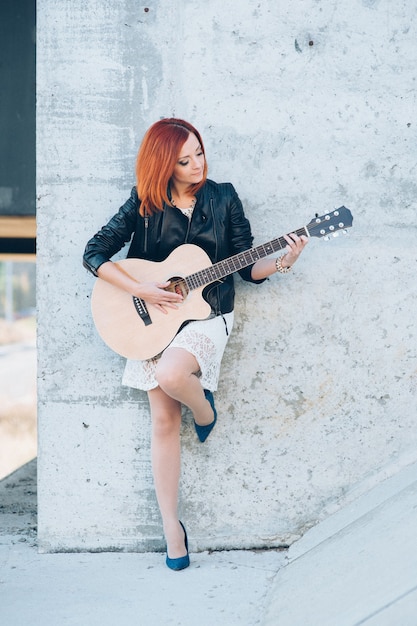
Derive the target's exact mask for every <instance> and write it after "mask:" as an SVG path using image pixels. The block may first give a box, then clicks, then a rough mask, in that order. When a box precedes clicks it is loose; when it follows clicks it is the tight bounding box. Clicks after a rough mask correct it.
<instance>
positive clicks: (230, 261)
mask: <svg viewBox="0 0 417 626" xmlns="http://www.w3.org/2000/svg"><path fill="white" fill-rule="evenodd" d="M333 217H334V216H333ZM337 217H339V216H337ZM317 219H318V220H320V221H318V222H317V223H314V224H313V226H311V227H310V228H308V227H309V226H310V224H308V225H307V226H306V227H304V226H303V227H302V228H298V229H297V230H295V231H292V232H294V233H295V234H296V235H297V236H300V235H303V234H305V232H306V228H307V229H308V232H309V233H310V236H311V232H313V230H316V229H319V230H320V228H323V226H326V227H329V226H330V225H332V224H329V223H328V220H325V219H323V217H322V218H317ZM342 228H345V226H341V227H340V228H338V229H337V230H336V231H331V232H337V231H338V230H342ZM327 234H329V233H327ZM330 234H331V233H330ZM323 236H325V234H323ZM274 244H279V245H280V248H276V249H275V250H274V249H273V250H272V251H271V252H269V251H267V250H268V248H269V247H270V246H271V245H274ZM286 245H287V242H286V241H285V239H284V237H283V236H282V237H277V238H276V239H272V240H271V241H269V242H268V243H266V244H261V245H259V246H255V247H254V248H250V249H249V250H245V251H244V252H240V253H238V254H235V255H233V256H231V257H229V258H227V259H223V260H222V261H217V262H216V263H214V264H213V265H211V266H209V267H207V268H204V269H202V270H199V271H198V272H194V273H193V274H190V275H189V276H186V277H183V278H180V279H179V280H176V281H174V282H171V284H170V287H171V288H173V290H174V291H175V290H176V288H177V287H179V286H180V285H182V284H183V283H184V282H185V284H186V286H187V287H188V286H190V287H191V289H195V288H196V287H201V286H204V285H208V284H210V283H212V282H215V281H216V280H220V278H222V277H224V276H227V275H229V274H234V273H235V272H237V271H239V269H243V268H245V267H247V266H248V265H250V264H251V263H255V262H256V261H257V260H259V259H263V258H265V257H267V256H269V255H270V254H273V252H277V251H278V250H283V249H284V248H285V246H286ZM262 248H263V249H264V251H267V252H266V253H265V254H264V255H263V256H259V255H258V253H257V251H258V250H260V249H262ZM255 253H256V256H257V258H254V257H253V255H254V254H255ZM239 257H240V259H242V257H243V259H242V260H243V261H244V264H243V265H242V262H241V260H240V259H239ZM248 258H249V259H250V260H249V262H248V263H247V262H246V261H247V259H248ZM236 261H238V262H239V263H238V266H237V267H235V265H236ZM221 266H223V270H224V266H227V270H228V271H227V273H226V274H223V275H219V276H217V275H216V267H218V268H219V267H221ZM229 270H231V271H229ZM210 272H211V274H210ZM204 273H209V278H210V280H209V281H208V282H206V283H202V284H199V281H198V279H197V285H193V284H192V283H193V282H194V281H195V280H196V278H194V277H198V276H204ZM204 280H206V278H204ZM190 283H191V284H190Z"/></svg>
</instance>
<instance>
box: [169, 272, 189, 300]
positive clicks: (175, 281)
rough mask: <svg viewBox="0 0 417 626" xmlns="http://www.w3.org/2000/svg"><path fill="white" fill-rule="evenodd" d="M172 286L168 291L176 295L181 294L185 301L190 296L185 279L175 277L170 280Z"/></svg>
mask: <svg viewBox="0 0 417 626" xmlns="http://www.w3.org/2000/svg"><path fill="white" fill-rule="evenodd" d="M169 281H170V285H169V287H166V291H172V292H174V293H177V294H179V295H180V296H182V297H183V298H184V300H185V298H186V297H187V296H188V292H189V291H190V290H189V289H188V287H187V283H186V281H185V279H184V278H181V276H174V277H173V278H169Z"/></svg>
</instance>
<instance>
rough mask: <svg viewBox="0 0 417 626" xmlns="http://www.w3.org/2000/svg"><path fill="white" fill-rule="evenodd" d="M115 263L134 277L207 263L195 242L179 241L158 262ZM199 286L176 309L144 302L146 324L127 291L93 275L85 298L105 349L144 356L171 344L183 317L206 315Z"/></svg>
mask: <svg viewBox="0 0 417 626" xmlns="http://www.w3.org/2000/svg"><path fill="white" fill-rule="evenodd" d="M117 265H118V266H119V267H120V269H122V270H123V271H124V272H126V273H127V274H129V275H130V276H132V278H134V279H135V280H138V281H139V282H165V281H167V280H171V279H172V278H179V277H180V278H184V277H185V276H187V275H189V274H190V273H193V272H198V271H200V270H204V269H205V268H207V267H210V266H211V261H210V258H209V257H208V256H207V254H206V253H205V252H204V250H202V249H201V248H199V247H198V246H194V245H192V244H184V245H182V246H179V247H178V248H176V249H175V250H174V251H173V252H172V253H171V254H170V255H169V257H167V258H166V259H165V261H162V262H160V263H156V262H153V261H144V260H143V259H124V260H122V261H117ZM203 288H204V287H199V288H197V289H193V290H190V291H189V292H188V293H187V294H184V295H185V299H184V301H183V302H182V303H181V304H180V305H178V309H166V310H167V313H166V314H164V313H161V312H160V311H158V310H157V309H156V308H154V307H152V306H148V312H149V316H150V318H151V323H148V324H147V325H146V324H145V323H144V321H143V320H142V318H141V317H140V315H139V314H138V312H137V309H136V307H135V304H134V300H133V297H132V296H131V295H130V294H129V293H127V292H126V291H124V290H122V289H119V288H118V287H115V286H114V285H111V284H110V283H108V282H107V281H105V280H102V279H101V278H98V279H97V281H96V283H95V285H94V289H93V293H92V297H91V310H92V314H93V319H94V323H95V326H96V328H97V331H98V333H99V335H100V337H101V338H102V339H103V341H104V342H105V343H106V344H107V345H108V346H109V348H111V349H112V350H114V351H115V352H117V353H118V354H120V355H121V356H124V357H126V358H128V359H139V360H144V359H150V358H152V357H154V356H155V355H157V354H159V353H160V352H162V350H164V349H165V348H166V347H167V346H168V345H169V344H170V343H171V341H172V340H173V339H174V337H175V335H176V334H177V332H178V330H179V329H180V328H181V325H182V324H183V323H184V322H186V321H189V320H201V319H206V318H207V317H209V315H210V313H211V307H210V305H209V304H208V303H207V302H206V301H205V300H204V298H203V296H202V291H203Z"/></svg>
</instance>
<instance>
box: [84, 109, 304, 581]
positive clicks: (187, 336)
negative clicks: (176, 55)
mask: <svg viewBox="0 0 417 626" xmlns="http://www.w3.org/2000/svg"><path fill="white" fill-rule="evenodd" d="M136 179H137V184H136V187H134V188H133V189H132V192H131V195H130V198H129V199H128V200H127V202H126V203H125V204H124V205H123V206H122V207H121V208H120V209H119V212H118V213H117V214H116V215H115V216H114V217H113V218H112V219H111V220H110V221H109V222H108V224H107V225H106V226H104V227H103V228H102V229H101V230H100V231H99V232H98V233H97V234H96V235H95V236H94V237H93V238H92V239H90V241H89V242H88V243H87V246H86V249H85V253H84V265H85V267H87V269H89V270H90V271H91V272H92V273H93V274H94V275H95V276H99V277H100V278H102V279H104V280H106V281H109V282H110V283H112V284H113V285H115V286H117V287H118V288H120V289H123V290H125V291H127V292H128V293H129V294H131V295H132V296H136V297H139V298H141V299H142V300H144V301H145V303H146V304H147V307H148V309H149V312H150V313H151V311H152V308H155V309H158V310H159V311H161V312H163V313H164V314H166V315H169V312H170V310H171V309H174V308H176V307H177V306H178V305H179V304H180V303H181V301H182V295H181V294H178V293H175V292H173V291H168V290H166V287H167V286H168V285H169V283H156V282H138V281H136V280H135V279H133V278H132V277H130V276H129V275H127V274H126V273H124V272H122V271H121V270H120V269H119V268H118V266H117V265H116V264H114V263H112V261H111V260H110V259H111V257H112V256H113V255H114V254H115V253H116V252H118V251H119V250H120V249H121V248H122V247H123V246H124V245H125V244H126V243H127V242H129V241H130V240H131V243H130V247H129V251H128V254H127V256H128V257H134V258H143V259H148V260H150V261H163V260H164V259H166V257H167V256H168V255H169V254H170V253H171V252H172V251H173V250H174V249H175V248H177V247H178V246H180V245H181V244H184V243H193V244H196V245H198V246H200V247H201V248H203V249H204V250H205V252H206V253H207V254H208V256H209V257H210V259H211V261H212V262H213V263H216V262H217V261H220V260H222V259H225V258H227V257H229V256H232V255H233V254H236V253H239V252H242V251H245V250H248V249H249V248H251V246H252V241H253V237H252V234H251V228H250V224H249V221H248V220H247V218H246V217H245V214H244V211H243V207H242V204H241V202H240V200H239V197H238V195H237V193H236V191H235V189H234V188H233V186H232V185H231V184H230V183H223V184H217V183H215V182H213V181H211V180H208V179H207V162H206V157H205V152H204V145H203V141H202V138H201V136H200V134H199V132H198V131H197V130H196V129H195V128H194V127H193V126H192V125H191V124H189V123H188V122H186V121H184V120H181V119H176V118H168V119H162V120H160V121H158V122H156V123H155V124H153V125H152V126H151V127H150V128H149V130H148V131H147V133H146V134H145V137H144V139H143V142H142V144H141V146H140V149H139V153H138V158H137V165H136ZM132 235H133V237H132ZM286 241H287V244H288V245H287V248H286V253H285V254H284V255H282V256H280V257H279V258H277V259H275V258H264V259H260V260H258V261H256V263H254V264H253V265H252V266H249V267H246V268H244V269H242V270H240V272H239V273H240V274H241V276H242V278H243V279H244V280H247V281H250V282H254V283H260V282H262V281H263V280H264V279H265V278H267V277H268V276H270V275H271V274H274V273H275V272H281V273H286V272H288V271H289V270H290V268H291V266H292V265H293V264H294V263H295V262H296V261H297V259H298V257H299V255H300V253H301V252H302V250H303V248H304V246H305V245H306V243H307V237H304V236H302V237H298V236H297V235H295V234H291V236H289V237H286ZM203 295H204V297H205V299H206V300H207V302H208V303H209V304H210V306H211V311H212V312H211V315H210V316H209V318H208V319H207V320H203V321H195V322H189V323H188V324H186V325H185V326H184V327H183V328H182V329H181V330H180V331H179V332H178V334H177V335H176V337H175V338H174V340H173V341H172V342H171V343H170V344H169V346H168V347H167V348H166V349H165V350H164V351H163V352H162V353H161V354H160V355H158V357H155V358H153V359H150V360H147V361H132V360H128V361H127V363H126V368H125V372H124V375H123V384H125V385H128V386H131V387H135V388H138V389H142V390H145V391H147V393H148V398H149V404H150V412H151V418H152V467H153V475H154V483H155V490H156V496H157V500H158V504H159V508H160V512H161V516H162V521H163V528H164V534H165V538H166V542H167V557H166V563H167V565H168V567H169V568H171V569H173V570H180V569H184V568H185V567H188V565H189V562H190V561H189V556H188V541H187V534H186V531H185V528H184V526H183V525H182V523H181V522H180V521H179V520H178V512H177V507H178V485H179V478H180V425H181V405H185V406H186V407H188V408H189V409H190V411H191V412H192V414H193V417H194V423H195V429H196V433H197V436H198V438H199V440H200V441H201V442H203V441H205V440H206V438H207V437H208V435H209V434H210V432H211V430H212V429H213V427H214V425H215V423H216V420H217V412H216V409H215V405H214V398H213V392H214V391H216V389H217V384H218V378H219V371H220V362H221V359H222V356H223V352H224V349H225V346H226V343H227V340H228V337H229V335H230V332H231V330H232V326H233V304H234V286H233V275H229V276H228V277H226V278H225V279H223V280H222V281H221V282H215V283H213V284H211V285H209V286H208V287H206V288H205V289H204V291H203Z"/></svg>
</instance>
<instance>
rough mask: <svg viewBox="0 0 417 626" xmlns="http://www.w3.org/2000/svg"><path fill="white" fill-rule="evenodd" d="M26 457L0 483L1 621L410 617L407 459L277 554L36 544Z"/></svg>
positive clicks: (409, 624) (388, 623)
mask: <svg viewBox="0 0 417 626" xmlns="http://www.w3.org/2000/svg"><path fill="white" fill-rule="evenodd" d="M35 479H36V462H35V461H34V462H31V463H29V464H28V465H27V466H25V467H24V468H22V469H21V470H19V471H17V472H15V473H14V474H12V475H11V476H9V477H7V478H6V479H4V480H3V481H1V482H0V499H1V500H0V502H1V508H0V565H1V569H0V572H1V573H0V623H1V624H7V625H9V624H10V625H13V626H27V625H28V624H30V625H31V626H64V625H65V626H67V625H69V626H114V624H118V625H119V626H133V625H135V626H165V625H169V624H173V625H174V624H175V625H177V626H195V625H196V624H198V625H199V626H206V625H207V626H209V625H210V626H212V624H218V625H219V626H256V625H262V626H360V625H366V626H415V624H416V623H417V620H416V615H417V542H416V541H415V528H416V527H417V463H415V464H411V465H409V466H408V467H406V468H404V469H402V470H401V471H400V472H398V473H397V474H395V475H394V476H392V477H391V478H389V479H388V480H385V481H383V482H382V483H380V484H379V485H377V486H376V487H374V488H373V489H372V490H370V491H369V492H367V493H366V494H364V495H362V496H361V497H359V498H357V499H356V500H355V501H353V502H352V503H351V504H350V505H348V506H346V507H344V508H343V509H342V510H340V511H338V512H337V513H335V514H334V515H332V516H330V517H329V518H327V519H326V520H325V521H323V522H321V523H320V524H318V525H317V526H316V527H315V528H312V529H311V530H310V531H308V532H307V533H306V534H305V535H304V537H303V538H302V539H300V540H299V541H298V542H296V543H295V544H293V546H292V547H291V548H290V549H289V551H288V552H278V551H275V550H270V551H259V552H254V551H223V552H220V551H219V552H212V553H209V552H204V553H198V554H192V555H191V560H192V565H191V567H190V568H189V569H187V570H184V571H183V572H175V573H174V572H171V571H170V570H168V569H167V568H166V567H165V565H164V557H163V555H162V554H161V553H145V554H143V553H142V554H133V553H94V554H93V553H72V554H69V553H61V554H39V553H38V552H37V550H36V483H35Z"/></svg>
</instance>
